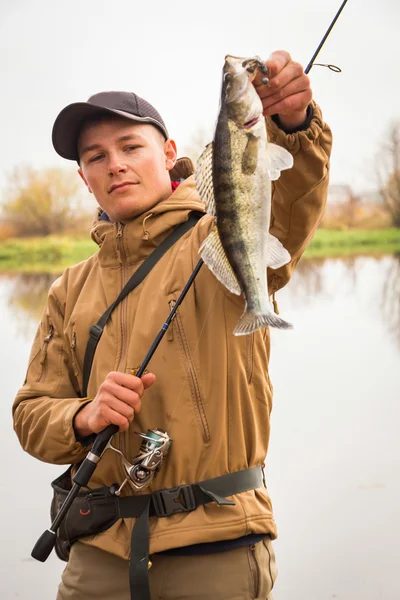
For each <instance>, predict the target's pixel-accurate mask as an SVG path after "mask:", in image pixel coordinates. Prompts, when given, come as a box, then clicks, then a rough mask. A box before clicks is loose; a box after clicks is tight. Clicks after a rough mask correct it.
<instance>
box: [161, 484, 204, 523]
mask: <svg viewBox="0 0 400 600" xmlns="http://www.w3.org/2000/svg"><path fill="white" fill-rule="evenodd" d="M152 497H153V506H154V510H155V513H156V515H157V516H158V517H169V516H170V515H174V514H176V513H182V512H191V511H192V510H195V509H196V508H197V504H196V499H195V497H194V494H193V489H192V486H191V485H187V484H185V485H179V486H178V487H176V488H170V489H168V490H159V491H157V492H153V494H152Z"/></svg>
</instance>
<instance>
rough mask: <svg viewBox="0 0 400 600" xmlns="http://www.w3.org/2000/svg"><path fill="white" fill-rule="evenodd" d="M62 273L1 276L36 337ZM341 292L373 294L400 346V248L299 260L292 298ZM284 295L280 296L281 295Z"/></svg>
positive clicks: (311, 299) (315, 298)
mask: <svg viewBox="0 0 400 600" xmlns="http://www.w3.org/2000/svg"><path fill="white" fill-rule="evenodd" d="M57 277H58V275H54V274H48V273H44V274H37V273H31V274H18V275H15V276H2V277H0V284H1V283H2V282H4V281H6V280H8V281H9V282H11V286H7V291H6V293H7V294H8V304H9V306H11V307H12V309H13V312H14V314H15V316H16V321H17V324H18V325H17V327H18V329H19V331H20V332H21V333H24V332H25V334H26V336H27V337H31V332H32V326H33V325H35V326H36V323H37V322H38V321H39V320H40V318H41V314H42V311H43V308H44V305H45V302H46V297H47V293H48V290H49V288H50V286H51V284H52V283H53V281H54V280H55V279H56V278H57ZM338 293H340V294H346V295H347V296H348V297H349V298H350V297H351V298H353V297H354V295H355V294H356V295H357V294H358V295H360V296H361V297H363V299H364V301H365V302H366V301H367V298H371V299H372V301H373V303H374V305H377V304H380V305H381V315H382V317H383V319H384V322H385V326H386V327H387V329H388V331H389V332H390V333H391V334H392V335H393V336H394V337H395V339H396V340H397V343H398V344H399V347H400V253H398V254H396V255H394V256H382V257H376V256H374V257H365V256H362V257H360V256H358V257H354V256H353V257H351V256H349V257H342V258H318V259H303V260H301V261H300V263H299V264H298V265H297V268H296V271H295V273H294V275H293V278H292V281H291V282H290V285H289V286H288V287H287V289H285V295H286V296H287V298H288V300H289V303H291V302H293V303H295V305H296V307H299V306H301V307H306V306H310V305H312V304H313V303H315V302H320V301H321V298H323V299H325V300H329V299H331V300H332V299H333V298H334V297H336V296H337V295H338ZM278 301H279V297H278Z"/></svg>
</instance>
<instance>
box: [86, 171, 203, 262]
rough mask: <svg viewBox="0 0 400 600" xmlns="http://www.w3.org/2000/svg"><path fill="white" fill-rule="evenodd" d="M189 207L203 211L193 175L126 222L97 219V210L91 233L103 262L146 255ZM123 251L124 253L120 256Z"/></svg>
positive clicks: (120, 260)
mask: <svg viewBox="0 0 400 600" xmlns="http://www.w3.org/2000/svg"><path fill="white" fill-rule="evenodd" d="M192 211H198V212H202V213H205V206H204V203H203V201H202V200H201V199H200V197H199V194H198V192H197V189H196V185H195V179H194V176H193V175H192V176H190V177H188V179H186V180H185V181H183V182H182V183H181V184H180V185H179V187H178V188H177V189H176V190H175V191H174V192H173V193H172V194H171V196H170V197H169V198H167V199H166V200H163V201H161V202H159V203H158V204H156V206H154V207H153V208H152V209H151V210H149V211H146V212H145V213H143V214H141V215H139V216H138V217H137V218H135V219H133V220H132V221H129V222H128V223H126V224H122V223H111V222H110V221H106V220H102V219H100V216H101V214H102V212H101V211H99V214H98V217H97V220H96V221H95V223H94V225H93V228H92V231H91V237H92V239H93V241H94V242H96V244H98V246H99V247H100V251H99V260H100V261H101V263H102V266H114V265H115V264H116V261H117V262H118V263H119V264H120V263H121V262H122V261H123V260H124V259H125V260H127V262H128V263H131V264H133V263H135V262H137V261H139V260H143V259H144V258H145V257H146V256H148V255H149V254H150V253H151V252H152V251H153V250H154V248H155V247H157V246H158V245H159V244H160V243H161V242H162V241H163V239H165V238H166V237H167V236H168V235H169V234H170V233H171V231H172V230H173V229H174V227H176V226H177V225H179V224H180V223H183V222H184V221H187V219H188V218H189V215H190V213H191V212H192ZM122 253H123V256H122Z"/></svg>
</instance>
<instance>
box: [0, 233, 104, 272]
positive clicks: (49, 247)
mask: <svg viewBox="0 0 400 600" xmlns="http://www.w3.org/2000/svg"><path fill="white" fill-rule="evenodd" d="M97 248H98V247H97V246H96V244H95V243H94V242H92V240H91V239H90V238H86V239H80V238H73V237H67V236H59V237H56V236H48V237H43V238H13V239H9V240H5V241H3V242H0V271H3V272H4V271H15V272H28V271H29V272H30V273H32V272H37V273H57V272H60V271H62V270H63V269H65V267H68V266H69V265H73V264H76V263H78V262H80V261H81V260H85V259H86V258H88V257H89V256H91V255H92V254H94V252H96V251H97Z"/></svg>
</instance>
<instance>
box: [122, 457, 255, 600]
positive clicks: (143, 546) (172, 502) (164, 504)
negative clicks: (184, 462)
mask: <svg viewBox="0 0 400 600" xmlns="http://www.w3.org/2000/svg"><path fill="white" fill-rule="evenodd" d="M260 487H263V474H262V468H261V467H252V468H251V469H245V470H243V471H236V472H235V473H227V474H226V475H220V476H219V477H214V478H213V479H207V480H206V481H201V482H199V483H193V484H188V485H179V486H178V487H176V488H169V489H165V490H159V491H157V492H153V493H152V494H144V495H140V496H124V497H123V498H116V500H117V506H118V512H119V517H120V518H131V517H136V518H137V521H136V523H135V525H134V527H133V531H132V538H131V558H130V567H129V582H130V591H131V598H132V600H133V599H134V600H151V597H150V588H149V579H148V563H149V517H151V516H157V517H170V516H171V515H174V514H177V513H182V512H191V511H193V510H196V508H197V507H198V506H202V505H204V504H208V503H209V502H216V503H217V504H218V506H235V502H233V501H232V500H228V499H227V498H226V496H233V495H235V494H240V493H241V492H247V491H248V490H253V489H256V488H260Z"/></svg>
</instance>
